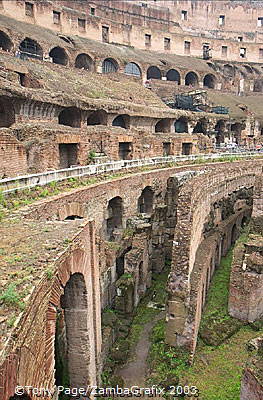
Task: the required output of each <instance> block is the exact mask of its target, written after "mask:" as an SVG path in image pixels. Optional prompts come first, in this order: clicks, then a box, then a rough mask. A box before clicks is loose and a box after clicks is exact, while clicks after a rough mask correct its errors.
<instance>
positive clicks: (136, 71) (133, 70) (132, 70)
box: [124, 62, 142, 78]
mask: <svg viewBox="0 0 263 400" xmlns="http://www.w3.org/2000/svg"><path fill="white" fill-rule="evenodd" d="M124 72H125V74H127V75H133V76H137V77H138V78H140V77H141V74H142V73H141V69H140V67H139V66H138V65H137V64H135V63H133V62H129V63H128V64H126V66H125V71H124Z"/></svg>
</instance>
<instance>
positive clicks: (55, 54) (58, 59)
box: [49, 46, 70, 66]
mask: <svg viewBox="0 0 263 400" xmlns="http://www.w3.org/2000/svg"><path fill="white" fill-rule="evenodd" d="M49 57H51V58H52V62H53V63H54V64H59V65H64V66H66V65H68V63H69V59H70V57H69V54H68V52H67V50H66V49H65V48H64V47H61V46H55V47H53V48H52V49H50V51H49Z"/></svg>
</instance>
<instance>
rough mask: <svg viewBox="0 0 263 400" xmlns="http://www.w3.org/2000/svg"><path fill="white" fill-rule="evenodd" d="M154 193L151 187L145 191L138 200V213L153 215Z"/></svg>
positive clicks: (147, 187)
mask: <svg viewBox="0 0 263 400" xmlns="http://www.w3.org/2000/svg"><path fill="white" fill-rule="evenodd" d="M153 197H154V193H153V190H152V188H151V187H150V186H146V188H144V189H143V191H142V193H141V195H140V197H139V199H138V212H139V213H140V214H151V213H152V211H153Z"/></svg>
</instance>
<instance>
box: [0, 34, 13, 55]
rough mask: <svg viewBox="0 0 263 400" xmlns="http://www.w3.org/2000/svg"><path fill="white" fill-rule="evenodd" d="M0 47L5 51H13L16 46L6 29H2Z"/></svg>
mask: <svg viewBox="0 0 263 400" xmlns="http://www.w3.org/2000/svg"><path fill="white" fill-rule="evenodd" d="M0 47H1V48H2V49H3V50H4V51H11V50H12V49H13V47H14V45H13V42H12V40H11V39H10V36H9V35H8V34H7V33H6V32H5V31H4V30H1V31H0Z"/></svg>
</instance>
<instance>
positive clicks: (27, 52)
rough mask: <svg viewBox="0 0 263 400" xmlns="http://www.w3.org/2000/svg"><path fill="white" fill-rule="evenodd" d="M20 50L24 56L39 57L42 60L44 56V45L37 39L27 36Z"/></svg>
mask: <svg viewBox="0 0 263 400" xmlns="http://www.w3.org/2000/svg"><path fill="white" fill-rule="evenodd" d="M19 50H20V52H21V55H22V57H30V58H39V59H41V60H42V58H43V49H42V47H41V46H40V44H39V43H38V42H37V41H36V40H34V39H31V38H29V37H26V38H25V39H24V40H22V41H21V43H20V45H19Z"/></svg>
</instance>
